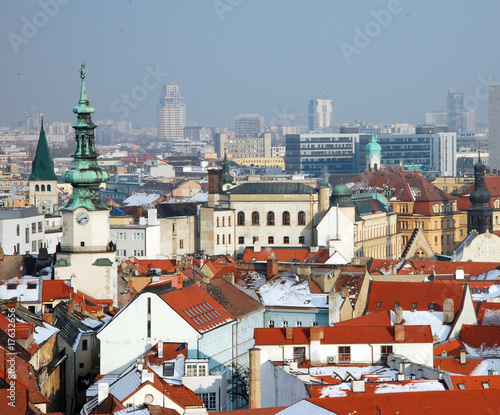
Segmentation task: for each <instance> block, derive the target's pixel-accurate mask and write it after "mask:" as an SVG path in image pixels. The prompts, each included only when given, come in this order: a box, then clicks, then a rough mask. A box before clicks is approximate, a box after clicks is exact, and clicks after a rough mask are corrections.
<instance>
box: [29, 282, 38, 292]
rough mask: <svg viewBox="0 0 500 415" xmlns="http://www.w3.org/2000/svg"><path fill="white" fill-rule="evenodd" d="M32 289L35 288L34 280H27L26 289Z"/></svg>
mask: <svg viewBox="0 0 500 415" xmlns="http://www.w3.org/2000/svg"><path fill="white" fill-rule="evenodd" d="M34 289H36V282H29V283H28V290H34Z"/></svg>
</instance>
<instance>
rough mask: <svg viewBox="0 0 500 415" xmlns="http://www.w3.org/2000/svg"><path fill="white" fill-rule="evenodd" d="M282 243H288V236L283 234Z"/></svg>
mask: <svg viewBox="0 0 500 415" xmlns="http://www.w3.org/2000/svg"><path fill="white" fill-rule="evenodd" d="M283 243H284V244H285V245H286V244H289V243H290V237H289V236H284V237H283Z"/></svg>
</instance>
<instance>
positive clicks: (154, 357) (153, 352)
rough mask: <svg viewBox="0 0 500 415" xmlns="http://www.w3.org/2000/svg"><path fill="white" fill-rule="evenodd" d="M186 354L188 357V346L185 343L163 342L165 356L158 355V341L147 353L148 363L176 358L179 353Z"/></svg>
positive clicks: (157, 362)
mask: <svg viewBox="0 0 500 415" xmlns="http://www.w3.org/2000/svg"><path fill="white" fill-rule="evenodd" d="M180 354H182V355H184V358H187V347H185V346H184V343H163V357H162V358H159V357H158V343H156V344H155V345H154V346H153V347H152V348H151V349H149V350H148V352H147V353H146V361H147V364H160V363H162V362H165V361H167V360H172V359H175V358H176V357H177V356H178V355H180Z"/></svg>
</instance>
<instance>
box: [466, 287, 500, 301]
mask: <svg viewBox="0 0 500 415" xmlns="http://www.w3.org/2000/svg"><path fill="white" fill-rule="evenodd" d="M497 297H500V285H491V286H490V287H489V289H488V293H487V294H485V293H480V294H472V300H473V301H476V302H478V301H488V299H490V298H497Z"/></svg>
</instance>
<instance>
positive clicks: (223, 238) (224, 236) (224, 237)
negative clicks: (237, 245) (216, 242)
mask: <svg viewBox="0 0 500 415" xmlns="http://www.w3.org/2000/svg"><path fill="white" fill-rule="evenodd" d="M225 244H226V235H225V234H222V245H225Z"/></svg>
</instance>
